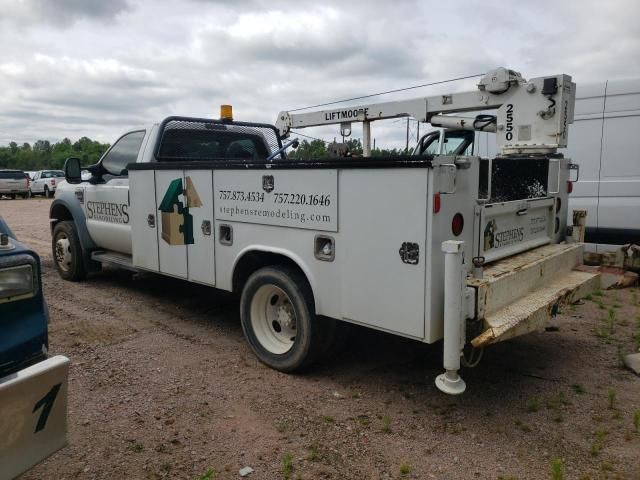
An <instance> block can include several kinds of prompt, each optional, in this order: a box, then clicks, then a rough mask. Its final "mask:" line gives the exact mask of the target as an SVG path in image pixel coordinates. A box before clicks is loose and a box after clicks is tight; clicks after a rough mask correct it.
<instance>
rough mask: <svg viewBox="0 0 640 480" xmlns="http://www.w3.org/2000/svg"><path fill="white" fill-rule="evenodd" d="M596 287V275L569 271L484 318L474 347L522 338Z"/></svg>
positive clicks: (598, 284)
mask: <svg viewBox="0 0 640 480" xmlns="http://www.w3.org/2000/svg"><path fill="white" fill-rule="evenodd" d="M599 287H600V275H599V274H597V273H590V272H581V271H571V272H569V273H568V274H566V275H564V276H562V277H559V278H556V279H555V280H554V281H552V282H550V283H549V284H547V285H545V286H544V287H542V288H540V289H538V290H535V291H533V292H532V293H530V294H529V295H526V296H524V297H523V298H521V299H519V300H517V301H515V302H513V303H511V304H510V305H508V306H506V307H504V308H502V309H500V310H498V311H496V312H495V313H492V314H490V315H487V316H486V317H485V318H484V324H485V328H486V330H485V331H484V332H483V333H482V334H480V335H479V336H477V337H476V338H474V339H473V340H472V341H471V344H472V345H473V346H474V347H484V346H486V345H489V344H491V343H496V342H500V341H503V340H507V339H509V338H513V337H517V336H519V335H524V334H525V333H529V332H533V331H536V330H538V329H541V328H543V327H544V326H545V324H546V323H547V322H548V321H549V320H550V319H551V317H552V316H553V314H554V311H555V310H556V309H558V308H560V309H561V308H562V307H564V306H566V305H568V304H570V303H573V302H574V301H576V300H578V299H580V298H581V297H583V296H585V295H586V294H588V293H589V292H592V291H594V290H596V289H598V288H599Z"/></svg>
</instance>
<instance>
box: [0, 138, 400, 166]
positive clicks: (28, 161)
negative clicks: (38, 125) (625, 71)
mask: <svg viewBox="0 0 640 480" xmlns="http://www.w3.org/2000/svg"><path fill="white" fill-rule="evenodd" d="M345 144H346V145H347V147H348V149H349V152H351V154H352V155H356V156H357V155H362V142H361V141H360V139H350V140H347V141H346V142H345ZM109 146H110V145H109V144H108V143H100V142H98V141H96V140H91V139H90V138H88V137H82V138H81V139H79V140H78V141H76V142H72V141H71V140H69V139H68V138H64V139H63V140H61V141H60V142H57V143H50V142H49V141H48V140H38V141H37V142H35V143H34V144H33V145H30V144H29V143H27V142H25V143H23V144H22V145H18V144H17V143H16V142H11V143H10V144H9V145H8V146H6V147H0V168H13V169H17V170H47V169H52V170H61V169H62V167H63V166H64V161H65V160H66V159H67V158H68V157H78V158H80V163H81V165H92V164H94V163H96V162H97V161H98V160H99V159H100V157H101V156H102V154H103V153H104V152H106V151H107V149H108V148H109ZM330 149H331V144H328V143H327V142H325V141H323V140H311V141H308V140H303V141H302V142H300V145H299V146H298V148H297V149H296V150H292V149H291V150H289V151H288V152H287V156H288V157H289V158H290V159H300V160H306V159H312V158H327V157H329V156H330V151H329V150H330ZM406 153H407V152H405V150H404V149H395V148H394V149H391V150H389V149H381V148H374V149H372V150H371V156H372V157H382V156H398V155H406Z"/></svg>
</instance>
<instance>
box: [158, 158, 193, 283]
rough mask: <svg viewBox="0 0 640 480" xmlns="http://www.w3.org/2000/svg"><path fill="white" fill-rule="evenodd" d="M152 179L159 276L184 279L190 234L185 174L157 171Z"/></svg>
mask: <svg viewBox="0 0 640 480" xmlns="http://www.w3.org/2000/svg"><path fill="white" fill-rule="evenodd" d="M155 176H156V189H155V190H156V215H157V221H156V223H157V226H156V231H157V235H158V257H159V267H160V272H162V273H165V274H167V275H172V276H174V277H178V278H185V279H186V278H187V246H186V245H187V242H188V241H189V239H185V237H186V236H188V233H189V232H188V230H189V220H190V217H188V215H187V214H186V212H185V210H184V207H185V196H184V187H183V185H184V172H183V170H156V172H155ZM191 226H192V225H191ZM185 234H187V235H185Z"/></svg>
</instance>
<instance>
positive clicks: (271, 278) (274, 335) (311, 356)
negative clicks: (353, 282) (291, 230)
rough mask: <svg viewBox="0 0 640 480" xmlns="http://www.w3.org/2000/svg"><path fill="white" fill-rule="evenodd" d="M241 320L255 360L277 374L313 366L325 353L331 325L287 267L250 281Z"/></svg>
mask: <svg viewBox="0 0 640 480" xmlns="http://www.w3.org/2000/svg"><path fill="white" fill-rule="evenodd" d="M240 319H241V322H242V330H243V331H244V335H245V338H246V339H247V341H248V342H249V345H250V346H251V349H252V350H253V351H254V353H255V354H256V356H257V357H258V358H259V359H260V361H262V362H263V363H265V364H266V365H268V366H270V367H272V368H275V369H276V370H280V371H281V372H295V371H300V370H302V369H304V368H305V367H307V366H309V365H311V364H312V363H313V362H314V361H315V360H316V359H317V358H318V356H319V354H320V353H322V351H323V349H324V347H325V343H326V339H327V332H328V329H327V326H328V322H331V320H325V319H319V318H318V317H317V316H316V312H315V303H314V300H313V293H312V291H311V286H310V285H309V282H308V281H307V279H306V278H305V277H304V275H302V273H300V272H299V271H297V270H295V269H293V268H290V267H285V266H272V267H265V268H261V269H260V270H258V271H256V272H255V273H253V275H251V276H250V277H249V279H248V280H247V283H246V284H245V286H244V289H243V291H242V297H241V299H240Z"/></svg>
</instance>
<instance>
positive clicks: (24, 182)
mask: <svg viewBox="0 0 640 480" xmlns="http://www.w3.org/2000/svg"><path fill="white" fill-rule="evenodd" d="M3 195H7V196H9V197H11V198H12V199H15V198H16V197H17V196H21V197H22V198H28V197H29V176H28V175H27V174H26V173H24V172H23V171H22V170H0V197H2V196H3Z"/></svg>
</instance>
